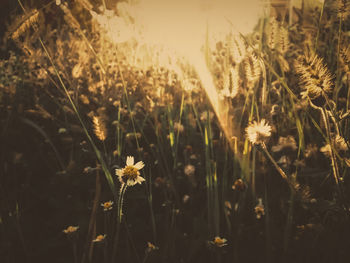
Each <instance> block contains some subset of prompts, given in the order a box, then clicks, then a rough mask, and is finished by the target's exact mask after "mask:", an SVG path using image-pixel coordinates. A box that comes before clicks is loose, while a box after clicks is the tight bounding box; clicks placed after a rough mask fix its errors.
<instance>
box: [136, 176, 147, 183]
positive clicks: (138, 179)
mask: <svg viewBox="0 0 350 263" xmlns="http://www.w3.org/2000/svg"><path fill="white" fill-rule="evenodd" d="M136 181H137V183H138V184H142V182H144V181H146V180H145V178H143V177H141V176H139V177H137V179H136Z"/></svg>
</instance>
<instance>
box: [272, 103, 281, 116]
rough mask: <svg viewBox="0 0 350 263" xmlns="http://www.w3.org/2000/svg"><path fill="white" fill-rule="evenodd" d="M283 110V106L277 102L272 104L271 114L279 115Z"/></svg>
mask: <svg viewBox="0 0 350 263" xmlns="http://www.w3.org/2000/svg"><path fill="white" fill-rule="evenodd" d="M280 112H281V107H280V106H279V105H277V104H274V105H272V107H271V111H270V114H271V116H277V115H278V114H279V113H280Z"/></svg>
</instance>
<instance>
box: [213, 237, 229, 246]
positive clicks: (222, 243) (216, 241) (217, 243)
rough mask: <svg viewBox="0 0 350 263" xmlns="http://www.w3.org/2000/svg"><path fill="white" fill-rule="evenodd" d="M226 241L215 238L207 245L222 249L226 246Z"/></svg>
mask: <svg viewBox="0 0 350 263" xmlns="http://www.w3.org/2000/svg"><path fill="white" fill-rule="evenodd" d="M226 242H227V240H226V239H225V238H221V237H218V236H216V237H215V238H214V240H213V241H210V242H209V243H210V244H212V245H214V246H216V247H223V246H226V245H227V243H226Z"/></svg>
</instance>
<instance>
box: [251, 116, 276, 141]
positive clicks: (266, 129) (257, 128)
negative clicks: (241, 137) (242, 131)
mask: <svg viewBox="0 0 350 263" xmlns="http://www.w3.org/2000/svg"><path fill="white" fill-rule="evenodd" d="M246 134H247V137H248V139H249V141H250V142H251V143H252V144H261V143H263V142H266V140H267V139H268V138H269V137H270V136H271V126H270V125H269V124H268V123H267V121H266V120H265V119H262V120H261V121H260V122H256V121H254V122H253V123H251V124H250V125H249V126H248V127H247V128H246Z"/></svg>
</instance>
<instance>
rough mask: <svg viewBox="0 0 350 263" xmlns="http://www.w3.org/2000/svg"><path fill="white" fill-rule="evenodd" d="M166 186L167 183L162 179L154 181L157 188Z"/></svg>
mask: <svg viewBox="0 0 350 263" xmlns="http://www.w3.org/2000/svg"><path fill="white" fill-rule="evenodd" d="M164 185H166V181H165V180H164V178H162V177H157V178H156V180H154V186H155V187H157V188H158V187H162V186H164Z"/></svg>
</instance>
